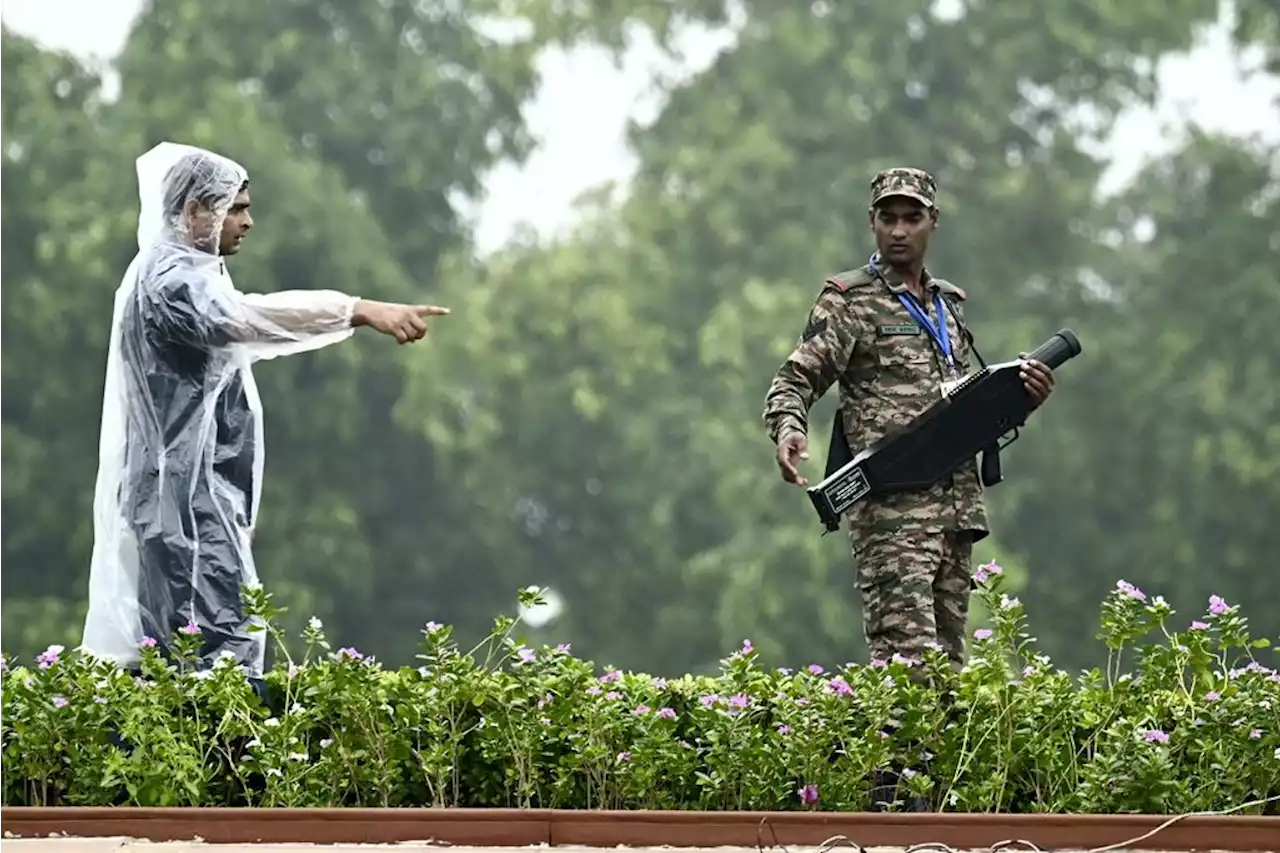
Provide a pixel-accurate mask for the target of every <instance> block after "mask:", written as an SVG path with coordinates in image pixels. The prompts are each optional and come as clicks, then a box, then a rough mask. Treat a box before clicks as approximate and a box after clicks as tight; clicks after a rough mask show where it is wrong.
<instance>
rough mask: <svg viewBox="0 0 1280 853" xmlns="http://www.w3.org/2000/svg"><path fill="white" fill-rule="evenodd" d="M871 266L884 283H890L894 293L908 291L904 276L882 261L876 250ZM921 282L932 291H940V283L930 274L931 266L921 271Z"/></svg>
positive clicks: (890, 288)
mask: <svg viewBox="0 0 1280 853" xmlns="http://www.w3.org/2000/svg"><path fill="white" fill-rule="evenodd" d="M871 266H872V267H873V268H874V269H875V271H876V273H877V274H878V275H879V276H880V278H882V279H884V283H885V284H887V285H889V290H890V291H892V292H893V293H895V294H896V293H906V292H907V283H906V282H905V281H903V280H902V276H901V275H900V274H899V273H898V271H897V270H895V269H894V268H893V267H891V266H889V265H888V264H882V263H880V253H879V252H876V253H875V254H874V255H872V256H871ZM920 283H921V284H922V285H924V287H925V289H926V290H928V291H930V292H932V293H937V292H938V283H937V282H936V281H934V280H933V276H932V275H930V274H929V268H928V267H925V268H924V269H922V270H921V271H920Z"/></svg>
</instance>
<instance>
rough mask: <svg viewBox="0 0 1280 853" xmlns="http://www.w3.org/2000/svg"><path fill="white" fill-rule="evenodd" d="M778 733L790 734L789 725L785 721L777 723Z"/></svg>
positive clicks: (784, 735)
mask: <svg viewBox="0 0 1280 853" xmlns="http://www.w3.org/2000/svg"><path fill="white" fill-rule="evenodd" d="M778 734H780V735H782V736H783V737H786V736H787V735H789V734H791V726H788V725H787V724H786V723H778Z"/></svg>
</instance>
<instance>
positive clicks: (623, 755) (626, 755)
mask: <svg viewBox="0 0 1280 853" xmlns="http://www.w3.org/2000/svg"><path fill="white" fill-rule="evenodd" d="M630 760H631V753H630V752H628V751H626V750H623V751H622V752H619V753H618V761H630Z"/></svg>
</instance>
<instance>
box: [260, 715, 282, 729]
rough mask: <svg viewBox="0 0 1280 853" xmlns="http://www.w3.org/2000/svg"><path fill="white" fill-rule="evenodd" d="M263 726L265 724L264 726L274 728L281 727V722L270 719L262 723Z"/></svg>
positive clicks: (273, 718)
mask: <svg viewBox="0 0 1280 853" xmlns="http://www.w3.org/2000/svg"><path fill="white" fill-rule="evenodd" d="M262 724H263V725H264V726H272V727H274V726H278V725H280V721H279V720H277V719H276V718H275V717H268V718H267V719H266V720H264V721H263V722H262Z"/></svg>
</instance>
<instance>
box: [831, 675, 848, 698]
mask: <svg viewBox="0 0 1280 853" xmlns="http://www.w3.org/2000/svg"><path fill="white" fill-rule="evenodd" d="M827 689H828V690H830V691H831V692H832V693H834V694H836V695H837V696H849V695H850V694H852V693H853V688H852V687H850V686H849V682H847V681H845V680H844V679H843V678H841V677H840V676H838V675H837V676H836V677H835V678H833V679H831V680H830V681H828V682H827Z"/></svg>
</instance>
